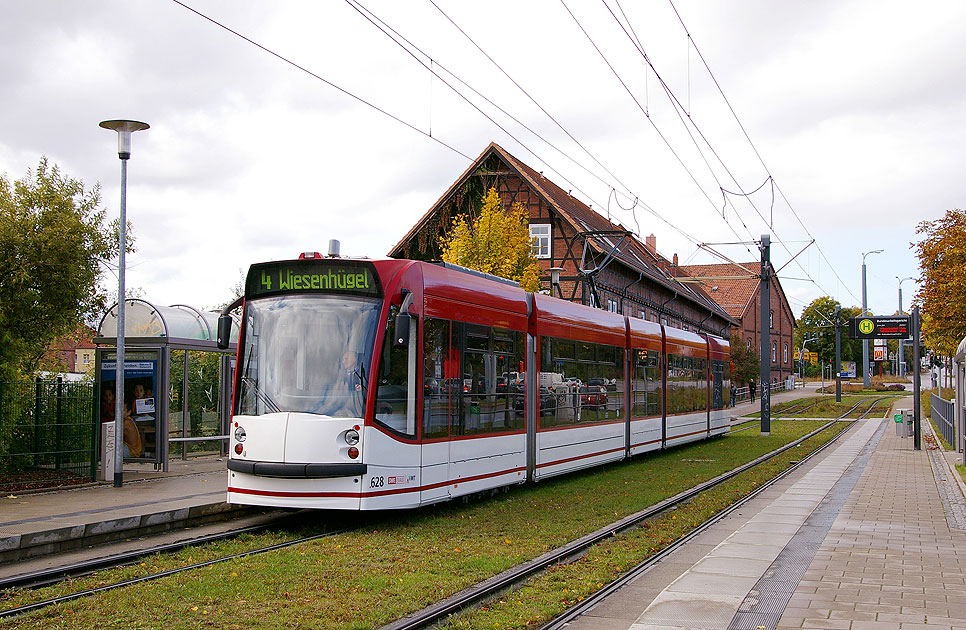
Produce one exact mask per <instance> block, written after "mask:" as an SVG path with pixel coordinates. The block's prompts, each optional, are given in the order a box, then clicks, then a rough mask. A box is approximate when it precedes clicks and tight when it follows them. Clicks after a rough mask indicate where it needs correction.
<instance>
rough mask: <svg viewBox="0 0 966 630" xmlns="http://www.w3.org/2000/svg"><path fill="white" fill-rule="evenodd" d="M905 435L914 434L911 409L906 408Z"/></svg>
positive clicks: (910, 435) (911, 435) (913, 420)
mask: <svg viewBox="0 0 966 630" xmlns="http://www.w3.org/2000/svg"><path fill="white" fill-rule="evenodd" d="M905 412H906V437H913V436H914V435H915V434H916V427H915V424H914V422H915V419H914V418H913V417H912V409H906V410H905Z"/></svg>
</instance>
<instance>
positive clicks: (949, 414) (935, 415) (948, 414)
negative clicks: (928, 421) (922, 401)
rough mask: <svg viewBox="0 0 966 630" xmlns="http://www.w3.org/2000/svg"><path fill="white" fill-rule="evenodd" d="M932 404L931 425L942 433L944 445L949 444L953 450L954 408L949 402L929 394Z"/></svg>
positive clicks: (954, 439) (954, 431)
mask: <svg viewBox="0 0 966 630" xmlns="http://www.w3.org/2000/svg"><path fill="white" fill-rule="evenodd" d="M930 396H931V397H932V398H931V404H932V412H931V414H930V415H931V416H932V423H933V425H934V426H936V427H937V428H938V429H939V432H940V433H942V436H943V439H945V440H946V444H951V445H953V446H954V448H955V444H956V426H955V415H956V412H955V407H954V404H953V403H952V402H951V401H949V400H943V399H942V398H940V397H939V396H937V395H935V394H930Z"/></svg>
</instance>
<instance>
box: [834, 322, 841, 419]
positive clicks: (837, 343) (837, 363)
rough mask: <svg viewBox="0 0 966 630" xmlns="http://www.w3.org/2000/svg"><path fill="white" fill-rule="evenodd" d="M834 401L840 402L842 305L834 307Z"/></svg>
mask: <svg viewBox="0 0 966 630" xmlns="http://www.w3.org/2000/svg"><path fill="white" fill-rule="evenodd" d="M835 402H842V307H841V306H836V307H835Z"/></svg>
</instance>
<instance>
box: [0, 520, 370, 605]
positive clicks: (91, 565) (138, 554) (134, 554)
mask: <svg viewBox="0 0 966 630" xmlns="http://www.w3.org/2000/svg"><path fill="white" fill-rule="evenodd" d="M300 515H301V512H300V513H296V514H294V515H285V516H282V517H280V518H279V519H278V521H274V522H269V523H262V524H259V525H254V526H250V527H243V528H240V529H235V530H230V531H226V532H219V533H216V534H209V535H205V536H199V537H197V538H192V539H189V540H182V541H178V542H174V543H169V544H163V545H155V546H153V547H148V548H145V549H138V550H133V551H129V552H124V553H121V554H114V555H111V556H106V557H104V558H97V559H93V560H88V561H82V562H77V563H73V564H70V565H65V566H60V567H53V568H50V569H44V570H41V571H35V572H32V573H25V574H22V575H17V576H13V577H11V578H7V579H4V580H0V595H2V594H5V593H7V592H9V591H11V590H14V589H41V588H46V587H50V586H55V585H57V584H60V583H62V582H65V581H68V580H73V579H80V578H84V577H89V576H91V575H94V574H95V573H97V572H99V571H104V570H109V569H119V568H123V567H128V566H132V565H136V564H139V563H141V562H143V560H144V559H145V558H149V557H152V556H156V555H164V554H173V553H177V552H179V551H184V550H186V549H191V548H197V547H200V546H202V545H208V544H211V543H216V542H221V541H226V540H233V539H235V538H238V537H240V536H243V535H245V534H261V533H265V532H267V531H269V530H271V529H273V528H278V527H279V521H281V522H285V521H295V520H297V519H298V518H299V516H300ZM351 529H352V528H340V529H333V530H330V531H326V532H323V533H319V534H312V535H309V536H301V537H298V538H295V539H292V540H288V541H283V542H279V543H275V544H272V545H266V546H263V547H258V548H255V549H249V550H245V551H241V552H238V553H234V554H230V555H227V556H221V557H217V558H211V559H209V560H204V561H201V562H192V563H190V564H186V565H184V566H180V567H174V568H171V569H167V570H164V571H159V572H157V573H151V574H148V575H142V576H138V577H134V578H130V579H126V580H120V581H118V582H113V583H111V584H103V585H99V586H96V587H93V588H88V589H83V590H80V591H77V592H75V593H69V594H66V595H61V596H57V597H52V598H50V599H45V600H42V601H38V602H33V603H30V604H25V605H23V606H17V607H14V608H9V609H6V610H0V619H5V618H10V617H16V616H19V615H23V614H26V613H29V612H34V611H37V610H41V609H43V608H47V607H49V606H53V605H56V604H62V603H65V602H70V601H74V600H77V599H81V598H84V597H90V596H92V595H96V594H98V593H103V592H106V591H111V590H115V589H119V588H124V587H127V586H133V585H135V584H141V583H144V582H150V581H153V580H158V579H161V578H165V577H168V576H171V575H176V574H178V573H185V572H188V571H194V570H197V569H203V568H205V567H209V566H212V565H215V564H220V563H222V562H228V561H231V560H238V559H241V558H246V557H249V556H254V555H259V554H263V553H268V552H272V551H277V550H280V549H285V548H287V547H292V546H295V545H299V544H302V543H307V542H311V541H313V540H319V539H321V538H326V537H329V536H335V535H338V534H343V533H346V532H349V531H351Z"/></svg>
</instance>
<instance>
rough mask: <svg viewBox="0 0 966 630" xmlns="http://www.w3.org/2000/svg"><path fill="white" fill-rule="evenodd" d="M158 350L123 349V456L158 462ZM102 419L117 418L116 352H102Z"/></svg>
mask: <svg viewBox="0 0 966 630" xmlns="http://www.w3.org/2000/svg"><path fill="white" fill-rule="evenodd" d="M159 354H160V352H159V351H158V350H128V351H127V352H125V353H124V433H123V439H124V459H125V460H136V461H151V462H155V461H157V459H158V440H157V434H158V416H157V413H156V411H155V403H154V392H155V389H156V388H157V386H158V365H159V363H160V356H159ZM99 367H100V382H101V390H100V391H101V401H100V406H99V408H100V418H101V422H113V421H114V414H115V410H114V401H115V392H116V390H117V387H116V383H117V372H116V370H117V353H116V352H114V351H105V352H104V353H103V354H102V356H101V365H100V366H99Z"/></svg>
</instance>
